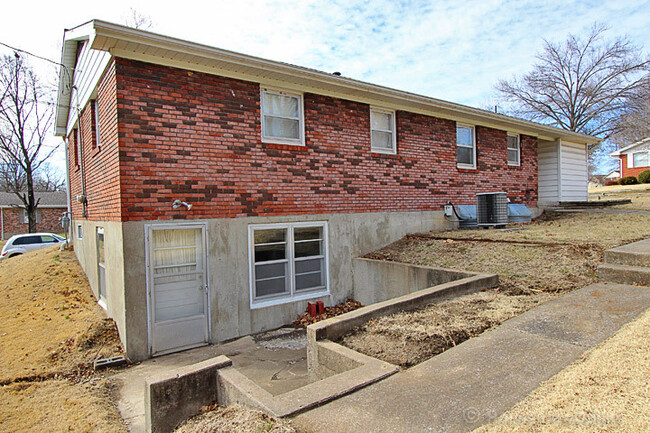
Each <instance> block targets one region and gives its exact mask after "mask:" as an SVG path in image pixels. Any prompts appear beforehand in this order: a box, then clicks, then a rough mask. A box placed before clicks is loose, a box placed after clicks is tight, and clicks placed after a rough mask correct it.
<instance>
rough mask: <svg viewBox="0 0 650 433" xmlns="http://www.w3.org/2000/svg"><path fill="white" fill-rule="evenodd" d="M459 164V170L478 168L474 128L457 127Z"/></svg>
mask: <svg viewBox="0 0 650 433" xmlns="http://www.w3.org/2000/svg"><path fill="white" fill-rule="evenodd" d="M456 147H457V162H458V167H459V168H476V136H475V133H474V127H473V126H470V125H456Z"/></svg>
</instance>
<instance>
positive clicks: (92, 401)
mask: <svg viewBox="0 0 650 433" xmlns="http://www.w3.org/2000/svg"><path fill="white" fill-rule="evenodd" d="M107 393H108V390H107V388H106V387H105V384H104V383H103V381H101V380H99V381H94V382H93V383H84V384H72V383H70V382H69V381H66V380H49V381H46V382H37V383H25V382H22V383H14V384H11V385H6V386H3V387H0V408H2V409H0V412H1V414H0V419H2V422H0V432H1V433H15V432H37V431H47V432H62V433H63V432H71V431H73V432H103V433H127V431H128V430H127V429H126V427H125V426H124V424H123V422H122V419H121V418H120V416H119V415H118V414H117V411H116V410H115V408H114V407H113V406H112V404H111V403H110V399H109V398H108V395H107Z"/></svg>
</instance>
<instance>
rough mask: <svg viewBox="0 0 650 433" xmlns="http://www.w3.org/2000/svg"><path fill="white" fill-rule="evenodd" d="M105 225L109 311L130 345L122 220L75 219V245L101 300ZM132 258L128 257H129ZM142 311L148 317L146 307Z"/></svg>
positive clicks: (125, 344)
mask: <svg viewBox="0 0 650 433" xmlns="http://www.w3.org/2000/svg"><path fill="white" fill-rule="evenodd" d="M78 225H81V231H82V238H81V239H79V237H78V235H79V232H78V228H77V226H78ZM98 227H103V228H104V254H105V259H104V260H105V266H106V305H105V309H106V314H107V315H108V316H109V317H111V318H112V319H113V320H115V323H116V324H117V329H118V330H119V333H120V339H121V340H122V344H124V347H126V348H127V353H128V344H129V341H128V337H129V335H130V333H128V332H126V329H127V322H126V303H125V296H124V294H125V289H124V287H125V286H124V258H125V256H124V248H123V246H124V240H123V237H122V223H119V222H112V221H84V220H80V221H74V220H73V222H72V244H73V246H74V251H75V254H76V255H77V258H78V259H79V263H80V264H81V267H82V268H83V270H84V272H85V273H86V276H87V277H88V282H89V283H90V287H91V289H92V291H93V294H94V295H95V298H97V299H98V300H99V277H98V273H99V272H98V266H97V228H98ZM127 260H128V256H127ZM142 314H144V315H145V316H146V309H145V310H143V312H142Z"/></svg>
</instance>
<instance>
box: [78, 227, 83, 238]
mask: <svg viewBox="0 0 650 433" xmlns="http://www.w3.org/2000/svg"><path fill="white" fill-rule="evenodd" d="M83 237H84V236H83V226H82V225H81V224H77V239H83Z"/></svg>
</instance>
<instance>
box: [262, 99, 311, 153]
mask: <svg viewBox="0 0 650 433" xmlns="http://www.w3.org/2000/svg"><path fill="white" fill-rule="evenodd" d="M266 94H271V95H282V96H291V97H294V98H298V105H299V107H298V123H299V124H298V134H299V135H300V137H299V138H297V139H294V138H285V137H273V136H267V135H264V131H265V130H266V129H265V121H264V95H266ZM274 117H281V116H274ZM260 118H261V126H262V131H261V134H262V143H271V144H287V145H290V146H304V145H305V109H304V104H303V94H302V93H295V92H287V91H284V90H279V89H273V88H268V87H260ZM288 119H292V120H295V118H292V117H288Z"/></svg>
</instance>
